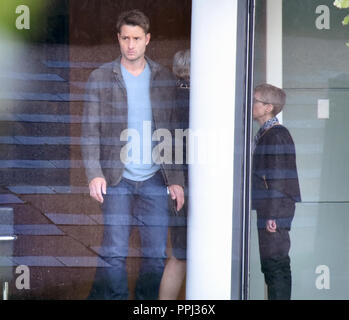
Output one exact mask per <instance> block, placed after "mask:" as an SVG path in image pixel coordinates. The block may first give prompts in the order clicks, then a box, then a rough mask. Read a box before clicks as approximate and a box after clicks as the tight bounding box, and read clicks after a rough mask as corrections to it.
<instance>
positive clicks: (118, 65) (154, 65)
mask: <svg viewBox="0 0 349 320" xmlns="http://www.w3.org/2000/svg"><path fill="white" fill-rule="evenodd" d="M145 60H146V61H147V63H148V65H149V67H150V70H151V73H152V74H154V73H156V72H157V71H159V69H160V65H159V64H158V63H156V62H155V61H153V60H151V59H150V58H148V57H147V56H145ZM113 72H114V73H115V74H118V75H121V56H119V57H118V58H117V59H116V60H115V61H114V63H113Z"/></svg>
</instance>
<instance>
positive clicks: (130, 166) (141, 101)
mask: <svg viewBox="0 0 349 320" xmlns="http://www.w3.org/2000/svg"><path fill="white" fill-rule="evenodd" d="M121 73H122V76H123V79H124V82H125V85H126V90H127V104H128V130H129V131H128V133H129V140H128V144H129V146H130V149H129V152H128V156H129V160H130V162H128V163H126V164H125V170H124V173H123V177H125V178H126V179H130V180H133V181H144V180H147V179H149V178H151V177H152V176H153V175H154V174H155V173H156V172H157V171H158V170H159V169H160V166H159V165H157V164H155V163H154V162H153V159H152V149H153V147H154V142H152V134H153V131H154V123H153V114H152V109H151V100H150V76H151V71H150V68H149V66H148V64H146V66H145V68H144V70H143V72H142V73H141V74H140V75H138V76H134V75H133V74H131V73H129V72H128V71H127V70H126V68H125V67H124V66H123V65H121ZM138 137H139V138H138Z"/></svg>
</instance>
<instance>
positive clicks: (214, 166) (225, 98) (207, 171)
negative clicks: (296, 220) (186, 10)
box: [187, 0, 237, 300]
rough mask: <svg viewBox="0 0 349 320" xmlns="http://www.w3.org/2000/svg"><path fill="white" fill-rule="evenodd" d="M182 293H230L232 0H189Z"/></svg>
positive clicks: (219, 295) (234, 8)
mask: <svg viewBox="0 0 349 320" xmlns="http://www.w3.org/2000/svg"><path fill="white" fill-rule="evenodd" d="M192 12H193V13H192V40H191V68H192V69H191V110H190V127H191V130H192V132H193V136H195V135H196V138H197V139H195V138H194V137H193V136H192V137H191V139H190V143H191V148H192V150H194V149H195V148H194V147H193V146H194V144H195V140H197V145H198V150H196V151H191V152H190V155H191V156H197V157H198V159H195V161H194V162H193V164H191V165H190V190H189V194H190V210H189V217H188V259H187V299H190V300H193V299H199V300H201V299H230V298H231V266H232V207H233V167H234V113H235V76H236V75H235V68H236V30H237V25H236V22H237V0H219V1H211V0H193V3H192Z"/></svg>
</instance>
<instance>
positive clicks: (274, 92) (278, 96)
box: [254, 83, 286, 116]
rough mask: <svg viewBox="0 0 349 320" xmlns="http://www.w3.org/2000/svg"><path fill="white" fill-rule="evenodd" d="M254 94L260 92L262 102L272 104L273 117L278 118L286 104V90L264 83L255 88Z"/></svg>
mask: <svg viewBox="0 0 349 320" xmlns="http://www.w3.org/2000/svg"><path fill="white" fill-rule="evenodd" d="M254 92H255V93H256V92H259V93H260V94H261V96H262V98H261V99H262V100H263V102H265V103H268V104H271V105H272V106H273V107H274V108H273V115H274V116H276V115H277V114H278V113H280V112H281V111H282V108H283V107H284V105H285V103H286V93H285V91H284V90H282V89H280V88H278V87H275V86H273V85H271V84H268V83H263V84H260V85H258V86H256V87H255V89H254Z"/></svg>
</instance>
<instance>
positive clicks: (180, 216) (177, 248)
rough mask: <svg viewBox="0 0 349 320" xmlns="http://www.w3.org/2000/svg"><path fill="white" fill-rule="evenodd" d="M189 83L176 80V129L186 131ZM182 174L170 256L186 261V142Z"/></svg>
mask: <svg viewBox="0 0 349 320" xmlns="http://www.w3.org/2000/svg"><path fill="white" fill-rule="evenodd" d="M189 91H190V84H189V81H187V80H185V79H178V81H177V84H176V115H177V119H176V120H175V121H174V122H175V123H176V129H182V130H184V131H185V130H187V129H188V128H189ZM183 148H184V150H183V172H184V179H185V204H184V206H183V209H181V210H180V211H179V212H176V213H175V214H174V215H173V216H172V217H171V218H170V219H171V220H170V225H171V243H172V254H173V255H174V256H175V257H176V258H177V259H180V260H185V259H186V252H187V210H188V196H187V190H188V165H187V161H186V156H187V153H188V141H187V138H184V141H183Z"/></svg>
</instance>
